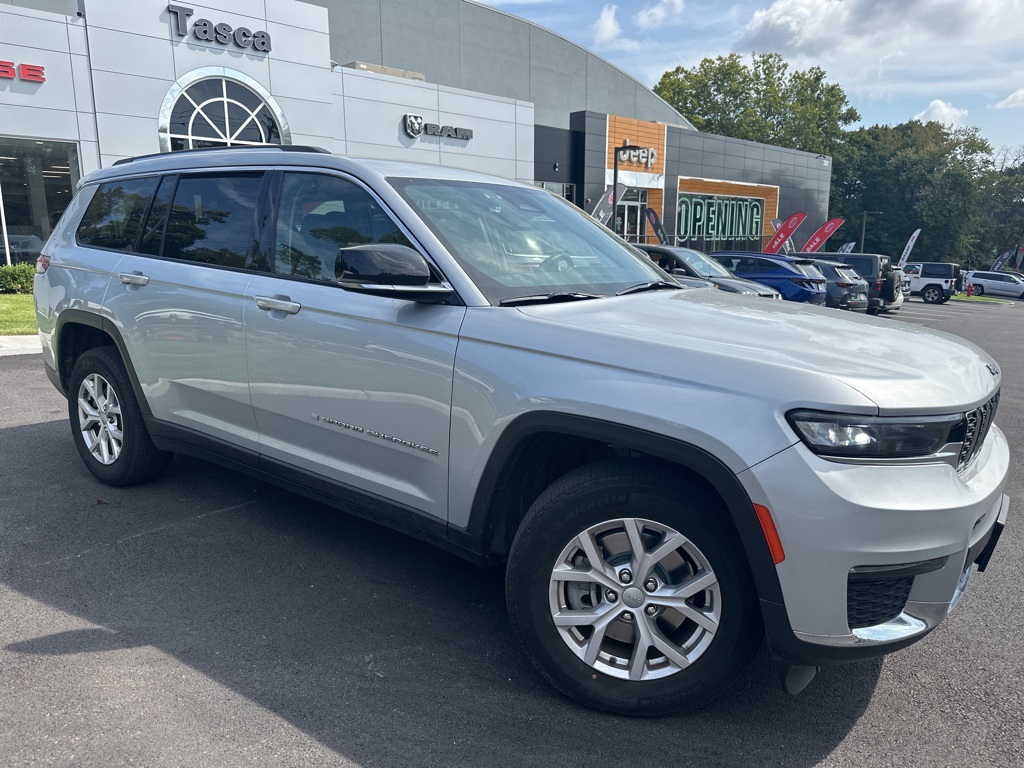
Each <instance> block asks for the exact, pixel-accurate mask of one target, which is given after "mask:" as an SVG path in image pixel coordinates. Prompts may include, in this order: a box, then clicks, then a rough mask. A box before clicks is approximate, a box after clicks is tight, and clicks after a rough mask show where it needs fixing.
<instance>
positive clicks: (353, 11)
mask: <svg viewBox="0 0 1024 768" xmlns="http://www.w3.org/2000/svg"><path fill="white" fill-rule="evenodd" d="M36 2H42V0H36ZM54 2H56V0H54ZM305 2H309V3H312V4H314V5H319V6H321V7H324V8H327V9H328V10H329V11H330V32H331V58H332V59H334V61H336V62H338V63H339V64H346V63H348V62H350V61H365V62H367V63H370V64H377V65H381V66H385V67H395V68H397V69H407V70H411V71H413V72H422V73H423V74H424V75H425V76H426V78H427V81H428V82H431V83H436V84H438V85H448V86H452V87H454V88H466V89H469V90H475V91H479V92H482V93H489V94H493V95H495V96H505V97H507V98H513V99H522V100H524V101H531V102H533V104H534V110H535V119H536V122H537V124H539V125H549V126H551V127H553V128H568V127H569V115H570V114H571V113H572V112H577V111H579V110H596V111H600V112H605V113H607V114H612V115H621V116H623V117H634V118H636V119H638V120H649V121H661V122H667V123H673V124H676V125H684V126H688V125H689V123H688V122H687V120H686V118H685V117H684V116H683V115H680V114H679V113H678V112H676V111H675V110H674V109H672V108H671V107H670V106H669V105H668V104H667V103H666V102H665V101H663V100H662V99H661V98H659V97H658V96H656V95H655V94H654V93H653V92H652V91H651V90H650V89H648V88H647V87H646V86H645V85H644V84H643V83H641V82H640V81H639V80H636V79H635V78H633V77H631V76H630V75H627V74H626V73H625V72H623V71H622V70H620V69H617V68H616V67H614V66H612V65H611V64H609V63H608V62H606V61H605V60H604V59H602V58H600V57H599V56H596V55H595V54H593V53H591V52H590V51H588V50H586V49H585V48H583V47H581V46H579V45H577V44H576V43H573V42H571V41H570V40H567V39H565V38H564V37H560V36H559V35H556V34H554V33H553V32H550V31H548V30H546V29H544V28H542V27H538V26H537V25H536V24H532V23H530V22H528V21H526V20H525V19H520V18H518V17H516V16H513V15H511V14H508V13H504V12H503V11H500V10H497V9H495V8H491V7H489V6H485V5H478V4H477V3H473V2H469V0H359V2H352V1H351V0H305Z"/></svg>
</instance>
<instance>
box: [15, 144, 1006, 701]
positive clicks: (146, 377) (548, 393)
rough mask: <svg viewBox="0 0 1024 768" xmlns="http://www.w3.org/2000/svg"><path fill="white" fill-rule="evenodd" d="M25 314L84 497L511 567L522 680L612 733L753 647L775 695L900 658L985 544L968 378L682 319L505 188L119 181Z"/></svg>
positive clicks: (616, 264) (905, 347)
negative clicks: (249, 492)
mask: <svg viewBox="0 0 1024 768" xmlns="http://www.w3.org/2000/svg"><path fill="white" fill-rule="evenodd" d="M35 302H36V311H37V318H38V322H39V329H40V331H39V332H40V337H41V340H42V346H43V362H44V365H45V370H46V372H47V374H48V375H49V377H50V379H51V381H52V382H53V384H54V385H55V386H56V387H57V388H58V389H59V390H60V391H61V392H63V393H65V394H66V396H67V399H68V415H69V418H70V423H71V433H72V438H73V439H74V442H75V445H76V446H77V449H78V452H79V453H80V454H81V457H82V460H83V461H84V462H85V465H86V466H87V467H88V468H89V470H90V471H91V472H92V473H93V474H94V475H95V476H96V477H97V478H99V480H100V481H102V482H104V483H109V484H112V485H119V486H123V485H129V484H132V483H138V482H142V481H145V480H152V479H154V478H156V477H157V476H158V475H159V474H160V473H161V471H162V470H163V469H164V468H165V467H166V466H167V464H168V462H169V461H170V459H171V455H172V453H175V452H180V453H186V454H191V455H195V456H200V457H203V458H206V459H208V460H210V461H214V462H219V463H221V464H224V465H226V466H228V467H231V468H234V469H236V470H239V471H242V472H247V473H250V474H251V475H254V476H256V477H259V478H263V479H266V480H268V481H271V482H276V483H280V484H282V485H284V486H285V487H287V488H289V489H292V490H294V491H297V492H300V493H304V494H308V495H309V496H311V497H313V498H315V499H317V500H320V501H323V502H327V503H331V504H334V505H336V506H337V507H339V508H341V509H344V510H345V511H346V512H350V513H353V514H357V515H363V516H366V517H369V518H372V519H374V520H377V521H380V522H382V523H385V524H388V525H393V526H396V527H398V528H400V529H401V530H402V531H405V532H407V533H409V534H411V535H414V536H419V537H421V538H423V539H426V540H428V541H431V542H434V543H436V544H438V545H439V546H441V547H443V548H445V549H447V550H449V551H451V552H454V553H457V554H459V555H461V556H462V557H465V558H468V559H470V560H472V561H474V562H478V563H501V562H504V563H506V585H507V604H508V611H509V615H510V617H511V623H512V627H513V629H514V631H515V632H516V634H517V635H518V636H519V638H520V639H521V641H522V644H523V645H524V646H525V648H526V650H527V651H528V653H529V655H530V656H531V657H532V659H533V661H534V662H535V664H536V666H537V667H538V669H539V670H540V671H541V673H542V674H543V675H544V676H545V677H547V679H548V680H550V681H551V682H552V683H553V684H554V685H555V686H556V687H557V688H558V689H560V690H561V691H563V692H565V693H566V694H568V695H569V696H571V697H573V698H575V699H577V700H579V701H581V702H585V703H586V704H589V705H591V706H594V707H598V708H602V709H606V710H611V711H614V712H623V713H642V714H655V713H663V712H670V711H675V710H680V709H685V708H690V707H695V706H697V705H699V704H700V703H701V702H704V701H706V700H708V699H709V698H711V697H713V696H715V695H717V694H719V693H720V692H721V691H722V690H723V689H724V688H725V687H726V686H728V685H729V683H730V682H731V681H733V680H734V679H735V678H736V676H737V675H738V674H739V673H740V671H741V670H742V669H743V667H744V665H745V664H746V663H747V661H748V660H749V659H750V658H751V656H752V655H753V653H754V652H755V650H756V649H757V648H758V646H759V644H760V641H761V638H762V636H763V635H764V634H767V639H768V643H769V646H770V648H771V650H772V652H773V653H774V654H775V655H776V657H777V658H778V659H779V660H780V663H781V664H783V671H784V673H785V675H786V679H787V681H788V683H789V687H790V689H791V690H795V689H797V688H799V687H800V686H801V685H803V684H804V683H805V682H806V680H808V679H809V676H810V674H812V673H813V670H814V667H815V666H816V665H819V664H823V663H832V662H841V661H849V660H853V659H859V658H865V657H870V656H877V655H880V654H884V653H888V652H890V651H893V650H896V649H898V648H902V647H903V646H906V645H908V644H909V643H912V642H914V641H916V640H919V639H920V638H922V637H923V636H925V635H926V634H927V633H928V632H930V631H931V630H933V629H934V628H935V627H936V626H937V625H938V624H939V623H940V622H941V621H942V619H943V618H944V617H945V616H946V614H947V613H948V612H949V611H950V610H952V608H953V607H954V606H955V605H956V602H957V600H958V599H959V596H960V595H961V594H962V593H963V590H964V588H965V587H966V586H967V582H968V580H969V578H970V577H971V574H972V572H973V570H974V568H975V566H976V565H977V566H978V567H979V568H984V567H985V565H986V564H987V563H988V561H989V558H990V557H991V554H992V551H993V548H994V547H995V542H996V541H997V539H998V536H999V533H1000V531H1001V530H1002V527H1003V523H1004V521H1005V519H1006V514H1007V507H1008V501H1007V498H1006V496H1005V495H1004V493H1003V490H1004V485H1005V483H1006V475H1007V468H1008V461H1009V454H1008V450H1007V444H1006V440H1005V439H1004V437H1003V433H1002V432H1001V431H1000V430H999V428H998V427H997V426H995V424H994V417H995V413H996V406H997V404H998V402H999V384H1000V372H999V369H998V367H997V366H996V364H995V362H994V361H993V360H992V359H991V358H990V357H989V356H988V355H987V354H985V352H983V351H982V350H981V349H979V348H977V347H975V346H973V345H971V344H969V343H967V342H965V341H963V340H961V339H958V338H956V337H954V336H949V335H944V334H941V333H936V332H932V331H929V330H926V329H922V328H913V329H910V328H902V327H894V326H892V325H890V324H883V323H879V322H877V321H875V320H873V319H871V318H863V317H849V316H848V313H836V312H833V311H831V310H825V309H817V308H814V307H809V306H807V305H803V304H792V303H790V302H781V301H762V300H760V299H755V298H745V297H742V296H737V295H734V294H726V293H725V292H723V291H710V290H706V289H690V288H684V287H682V286H680V285H679V284H677V283H675V282H674V281H673V279H672V277H671V276H670V275H668V274H667V273H665V272H663V271H662V270H660V269H659V268H658V266H657V265H656V264H654V263H653V262H652V261H651V260H650V259H649V258H648V257H647V256H645V255H642V254H640V253H639V252H638V251H636V250H635V249H634V248H632V247H631V246H629V245H627V244H626V243H625V242H623V241H622V240H620V239H619V238H617V237H616V236H615V235H613V234H612V233H611V232H610V231H609V230H607V229H606V228H604V227H602V226H601V225H599V224H598V223H597V222H595V221H594V220H593V219H591V218H590V217H588V216H587V215H586V214H584V213H583V212H581V211H580V210H578V209H577V208H575V207H573V206H572V205H570V204H569V203H567V202H565V201H564V200H561V199H560V198H558V197H555V196H553V195H551V194H549V193H547V192H544V191H543V190H540V189H536V188H533V187H529V186H525V185H521V184H517V183H514V182H509V181H504V180H501V179H497V178H492V177H487V176H481V175H477V174H474V173H469V172H461V171H456V170H451V169H445V168H439V167H435V166H415V165H408V164H400V163H393V162H384V161H359V160H353V159H347V158H340V157H334V156H332V155H329V154H326V153H322V152H317V151H313V150H310V149H308V148H299V147H280V148H247V149H225V150H213V151H191V152H179V153H173V154H168V155H161V156H153V157H145V158H137V159H134V160H132V161H130V162H123V161H122V162H120V163H118V164H116V165H115V166H114V167H111V168H108V169H105V170H101V171H97V172H95V173H93V174H91V175H90V176H89V177H88V178H86V179H85V180H84V181H83V183H82V185H81V187H80V189H79V190H78V193H77V195H76V196H75V198H74V200H73V202H72V204H71V206H70V208H69V209H68V211H67V212H66V214H65V215H64V217H63V218H62V220H61V222H60V224H59V225H58V227H57V228H56V230H55V232H54V233H53V235H52V236H51V238H50V240H49V242H48V243H47V244H46V246H45V249H44V252H43V254H42V255H41V256H40V258H39V260H38V264H37V275H36V282H35ZM851 348H858V349H860V348H870V349H871V350H872V351H873V354H872V355H871V356H870V357H868V356H864V355H850V354H849V352H848V350H849V349H851ZM964 652H965V654H971V653H975V652H976V651H974V650H972V649H965V651H964Z"/></svg>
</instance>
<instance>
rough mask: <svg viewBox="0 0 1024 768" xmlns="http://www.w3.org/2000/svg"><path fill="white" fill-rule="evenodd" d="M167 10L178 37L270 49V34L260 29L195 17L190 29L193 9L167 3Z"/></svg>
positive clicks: (257, 49) (265, 50) (262, 49)
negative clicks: (233, 25)
mask: <svg viewBox="0 0 1024 768" xmlns="http://www.w3.org/2000/svg"><path fill="white" fill-rule="evenodd" d="M167 11H168V12H169V13H170V14H171V22H172V24H171V26H172V27H173V29H174V31H175V33H177V35H178V37H187V36H188V35H190V34H191V35H192V37H194V38H195V39H196V40H201V41H203V42H204V43H220V44H221V45H228V46H230V45H235V46H237V47H239V48H252V49H253V50H254V51H262V52H267V51H269V50H270V34H269V33H267V32H262V31H259V30H257V31H255V32H254V31H252V30H251V29H249V28H248V27H232V26H231V25H230V24H224V23H223V22H221V23H217V24H215V23H214V22H212V21H210V20H209V19H196V20H195V21H194V22H192V27H191V29H190V28H189V26H188V20H189V18H190V17H192V16H194V15H195V10H194V9H192V8H186V7H185V6H183V5H168V6H167Z"/></svg>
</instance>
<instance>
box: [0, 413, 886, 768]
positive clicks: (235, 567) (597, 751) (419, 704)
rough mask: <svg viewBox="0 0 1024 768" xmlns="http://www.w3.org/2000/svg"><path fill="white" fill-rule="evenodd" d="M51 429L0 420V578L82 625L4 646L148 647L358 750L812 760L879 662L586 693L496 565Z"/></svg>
mask: <svg viewBox="0 0 1024 768" xmlns="http://www.w3.org/2000/svg"><path fill="white" fill-rule="evenodd" d="M67 429H68V427H67V423H66V422H64V421H55V422H49V423H44V424H35V425H30V426H25V427H13V428H10V429H4V430H0V455H3V456H5V457H9V459H8V460H7V463H6V466H5V467H4V470H5V479H4V483H5V485H4V493H5V495H6V496H7V498H8V499H16V500H17V503H15V504H7V505H5V507H6V511H4V512H2V513H0V582H2V584H3V585H4V586H5V587H7V588H9V589H6V590H4V593H3V594H4V595H5V597H4V598H3V599H4V600H11V599H13V598H12V597H11V595H14V594H15V593H12V592H11V591H10V590H15V591H16V593H18V594H17V595H15V597H19V596H24V597H27V598H30V599H31V600H34V601H38V602H39V603H43V604H45V605H46V606H49V607H51V608H54V609H58V610H59V611H61V612H64V613H66V614H69V615H71V616H73V617H77V619H79V620H80V621H79V622H78V623H88V624H90V625H92V626H90V627H84V628H77V629H67V628H61V629H59V630H56V631H48V629H47V627H46V625H45V623H40V624H39V626H35V623H33V627H32V632H33V633H34V634H31V633H30V635H29V636H25V635H24V627H22V628H17V627H10V626H9V627H7V628H6V629H0V631H2V632H3V634H2V637H4V638H7V639H6V640H3V641H2V642H0V662H2V661H3V658H4V657H6V658H7V660H10V659H11V656H12V655H18V656H19V657H27V656H31V657H37V658H36V659H35V666H33V667H32V668H33V669H36V668H37V667H38V665H40V664H42V665H43V668H44V669H45V664H46V663H47V662H46V659H49V658H52V657H55V656H57V657H68V658H78V656H75V655H83V654H103V653H112V654H119V653H125V654H126V655H125V657H124V659H123V663H124V664H126V665H128V666H129V669H127V670H124V673H125V674H127V675H131V674H133V672H135V673H141V671H140V670H132V669H131V668H130V667H131V665H133V664H145V663H147V661H146V657H144V656H139V655H131V649H138V648H144V647H153V648H155V649H157V650H159V651H160V652H162V654H164V655H167V656H170V657H172V658H173V659H175V660H177V661H178V662H180V663H181V664H184V665H187V666H188V667H189V668H191V669H193V670H196V671H198V672H199V673H201V674H200V675H189V676H185V678H184V679H185V682H183V683H181V684H182V685H184V686H197V685H207V686H210V685H215V686H223V687H224V688H226V689H229V690H230V691H232V692H234V693H235V694H237V695H239V696H241V697H244V698H245V699H247V700H248V701H251V702H253V703H255V704H256V705H258V706H259V707H260V708H262V709H265V710H267V711H269V712H271V713H273V714H275V715H276V716H278V717H279V718H282V719H283V720H284V721H286V722H287V723H288V724H290V726H291V727H293V728H295V729H299V730H300V731H302V732H303V733H304V734H306V735H307V736H309V737H312V738H313V739H315V740H316V741H318V742H319V743H320V744H322V745H323V746H324V747H326V748H327V749H330V750H332V751H333V752H334V753H336V754H337V755H338V756H342V757H343V758H345V759H347V760H350V761H353V762H354V763H357V764H360V765H374V766H409V765H445V766H456V765H466V766H480V765H501V766H506V765H508V766H515V765H566V766H572V765H588V766H600V765H613V764H614V765H620V764H623V763H626V764H629V765H636V766H643V765H665V764H680V765H686V764H691V763H692V764H696V763H700V764H707V765H721V764H725V765H783V764H784V765H788V766H800V765H815V764H817V763H819V762H821V761H822V760H823V759H824V758H825V757H827V756H828V755H829V754H830V753H831V752H832V751H833V750H834V749H835V748H836V746H837V745H838V744H839V743H840V742H841V741H842V740H843V739H844V737H845V736H846V734H847V733H848V731H849V730H850V729H851V728H852V727H853V725H854V724H855V723H856V722H857V720H858V718H859V717H860V716H861V714H862V713H863V712H864V709H865V708H866V707H867V705H868V703H869V701H870V699H871V696H872V693H873V692H874V689H875V687H876V685H877V683H878V679H879V675H880V673H881V669H882V662H881V661H877V660H876V661H869V662H864V663H859V664H853V665H848V666H844V667H835V668H827V669H824V670H822V672H821V673H819V675H818V677H817V679H815V680H814V681H813V682H812V683H811V685H810V687H809V688H808V689H807V690H806V691H804V692H803V693H802V694H801V695H800V696H797V697H792V696H789V695H788V694H786V693H784V692H783V691H782V689H781V687H780V685H779V683H778V681H777V679H776V677H775V670H774V667H773V665H772V663H771V661H770V659H769V657H768V654H767V652H766V651H765V650H764V648H762V650H761V652H760V653H759V654H758V656H757V657H756V659H755V661H754V663H753V664H752V665H751V666H750V668H749V669H748V670H747V671H746V672H744V674H743V675H742V676H741V678H740V679H739V681H738V682H737V684H736V685H735V686H734V687H733V688H732V689H731V690H730V691H729V692H728V693H727V694H726V695H724V696H723V697H722V698H720V699H718V700H717V701H715V702H713V703H711V704H708V705H707V706H705V707H703V708H702V709H700V710H698V711H696V712H693V713H690V714H685V715H678V716H672V717H666V718H658V719H634V718H626V717H619V716H612V715H607V714H603V713H599V712H595V711H591V710H589V709H586V708H584V707H581V706H578V705H576V704H574V703H573V702H571V701H569V700H567V699H565V698H563V697H562V696H560V695H559V694H558V693H557V692H556V691H555V690H554V689H552V688H551V687H550V686H549V685H548V684H547V683H546V682H545V681H544V680H543V679H542V678H541V676H540V675H539V674H538V673H537V672H535V671H534V669H533V668H532V666H531V665H530V663H529V662H528V660H527V659H526V657H525V656H524V655H523V653H522V652H521V651H520V650H519V648H518V647H517V645H516V643H515V641H514V638H513V636H512V633H511V629H510V626H509V622H508V619H507V616H506V613H505V605H504V587H503V574H502V571H501V569H482V568H477V567H474V566H472V565H470V564H468V563H465V562H463V561H461V560H460V559H458V558H456V557H454V556H451V555H448V554H446V553H444V552H442V551H440V550H438V549H436V548H434V547H432V546H430V545H428V544H425V543H421V542H419V541H417V540H414V539H411V538H409V537H407V536H404V535H402V534H400V533H397V532H394V531H391V530H388V529H385V528H382V527H380V526H376V525H374V524H372V523H368V522H365V521H363V520H361V519H358V518H355V517H352V516H349V515H346V514H343V513H340V512H337V511H335V510H332V509H329V508H327V507H324V506H321V505H319V504H316V503H313V502H310V501H307V500H305V499H303V498H301V497H299V496H295V495H292V494H290V493H286V492H284V491H281V490H278V489H276V488H274V487H271V486H269V485H265V484H263V483H260V482H257V481H254V480H252V479H250V478H247V477H245V476H243V475H239V474H236V473H233V472H230V471H227V470H224V469H221V468H219V467H216V466H213V465H210V464H206V463H204V462H200V461H196V460H192V459H189V458H183V457H177V458H176V459H175V462H174V464H173V465H172V467H171V469H170V471H169V472H168V474H167V475H165V476H164V477H163V478H161V479H159V480H157V481H155V482H152V483H149V484H146V485H142V486H137V487H134V488H125V489H117V488H109V487H106V486H102V485H100V484H99V483H98V482H96V481H95V480H94V479H93V478H92V476H91V475H89V474H88V472H87V471H86V469H85V468H84V466H82V464H81V462H80V461H79V460H78V457H77V454H76V453H75V451H74V448H73V446H72V443H71V439H70V436H69V435H68V434H67ZM53 467H60V468H61V471H60V472H53V470H52V468H53ZM0 608H3V605H2V604H0ZM55 629H56V628H55ZM15 630H17V631H15ZM15 637H16V638H18V639H16V640H15V639H12V638H15ZM40 659H42V660H41V661H40ZM117 663H121V660H120V659H119V657H118V659H117ZM9 666H10V665H8V664H5V663H0V690H3V689H4V686H5V677H6V676H7V674H8V673H7V672H5V671H4V669H5V668H7V667H9ZM20 674H22V675H24V674H25V673H24V671H22V672H21V673H20ZM141 677H142V678H145V679H148V678H147V677H146V676H145V675H141ZM187 694H188V691H187V690H186V691H183V694H182V696H181V697H180V698H185V699H187V698H188V695H187ZM135 695H136V696H138V695H139V693H138V691H136V692H135ZM142 696H143V698H144V699H145V698H146V692H145V691H143V692H142ZM153 706H154V716H160V708H159V707H160V706H165V705H164V704H161V705H158V704H155V703H154V704H153ZM164 714H166V712H165V713H164ZM125 738H126V739H127V738H129V737H127V736H126V737H125ZM235 738H236V739H241V738H242V737H241V736H240V735H236V736H235ZM179 757H180V758H181V762H182V764H184V763H188V762H190V760H189V759H188V757H187V756H182V755H179ZM197 759H198V758H197ZM295 760H298V758H295ZM299 761H300V762H301V760H299ZM273 762H278V761H276V760H275V761H273ZM280 762H281V764H284V763H291V762H293V760H282V761H280Z"/></svg>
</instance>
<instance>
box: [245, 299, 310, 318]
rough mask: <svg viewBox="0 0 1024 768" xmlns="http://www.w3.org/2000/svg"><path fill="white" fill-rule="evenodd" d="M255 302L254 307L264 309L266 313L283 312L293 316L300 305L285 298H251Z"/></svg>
mask: <svg viewBox="0 0 1024 768" xmlns="http://www.w3.org/2000/svg"><path fill="white" fill-rule="evenodd" d="M253 299H255V300H256V306H257V307H259V308H260V309H265V310H267V311H268V312H270V311H272V310H277V311H278V312H284V313H286V314H289V315H294V314H295V313H296V312H298V311H299V310H300V309H302V305H301V304H299V302H297V301H292V300H291V299H290V298H288V297H287V296H281V295H277V296H253Z"/></svg>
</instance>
